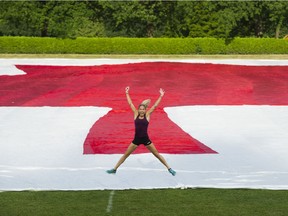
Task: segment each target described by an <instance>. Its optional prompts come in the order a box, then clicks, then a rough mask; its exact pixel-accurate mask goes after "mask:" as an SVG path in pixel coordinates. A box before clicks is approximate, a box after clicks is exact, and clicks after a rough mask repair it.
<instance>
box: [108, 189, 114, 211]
mask: <svg viewBox="0 0 288 216" xmlns="http://www.w3.org/2000/svg"><path fill="white" fill-rule="evenodd" d="M114 194H115V191H114V190H113V191H111V192H110V196H109V200H108V205H107V209H106V212H107V213H110V212H111V211H112V208H113V196H114Z"/></svg>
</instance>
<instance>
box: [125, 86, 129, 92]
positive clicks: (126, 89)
mask: <svg viewBox="0 0 288 216" xmlns="http://www.w3.org/2000/svg"><path fill="white" fill-rule="evenodd" d="M129 89H130V87H129V86H127V87H126V88H125V92H126V94H128V93H129Z"/></svg>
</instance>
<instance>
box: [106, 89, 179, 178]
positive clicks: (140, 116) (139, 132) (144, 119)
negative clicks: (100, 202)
mask: <svg viewBox="0 0 288 216" xmlns="http://www.w3.org/2000/svg"><path fill="white" fill-rule="evenodd" d="M129 89H130V88H129V86H128V87H126V97H127V101H128V104H129V105H130V107H131V109H132V111H133V112H134V124H135V136H134V140H133V141H132V143H131V144H130V145H129V146H128V148H127V150H126V152H125V153H124V155H123V156H122V157H121V158H120V159H119V161H118V163H117V164H116V165H115V167H114V168H113V169H110V170H107V171H106V172H107V173H109V174H115V173H116V171H117V169H118V167H119V166H120V165H121V164H122V163H123V162H124V161H125V160H126V158H128V157H129V155H130V154H131V153H132V152H133V151H134V150H135V149H136V148H137V147H138V146H139V145H140V144H144V145H145V146H146V148H147V149H148V150H149V151H150V152H152V154H153V155H154V156H155V157H156V158H158V159H159V160H160V162H161V163H162V164H163V165H164V166H165V167H166V168H167V169H168V171H169V172H170V173H171V174H172V175H173V176H175V175H176V172H175V171H174V170H173V169H172V168H171V167H170V166H169V165H168V164H167V162H166V160H165V159H164V157H163V156H162V155H160V154H159V152H158V151H157V149H156V147H155V146H154V144H153V143H152V141H151V140H150V139H149V136H148V132H147V131H148V125H149V121H150V115H151V113H152V112H153V111H154V110H155V109H156V107H157V106H158V105H159V103H160V101H161V99H162V97H163V96H164V93H165V92H164V90H163V89H160V97H159V98H158V100H157V101H156V102H155V104H154V105H153V106H152V107H151V108H150V109H149V110H146V109H147V107H148V105H149V103H150V99H147V100H144V101H143V102H142V103H141V104H140V105H139V107H138V110H137V109H136V108H135V106H134V105H133V103H132V100H131V98H130V96H129Z"/></svg>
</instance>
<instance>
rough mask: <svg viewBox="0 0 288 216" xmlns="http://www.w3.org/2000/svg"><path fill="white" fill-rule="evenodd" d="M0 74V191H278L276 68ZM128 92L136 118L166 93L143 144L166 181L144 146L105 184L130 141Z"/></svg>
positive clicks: (283, 83)
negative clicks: (138, 109) (149, 145)
mask: <svg viewBox="0 0 288 216" xmlns="http://www.w3.org/2000/svg"><path fill="white" fill-rule="evenodd" d="M279 64H283V65H279ZM0 70H1V72H0V84H1V85H0V92H1V97H0V106H1V114H0V120H1V123H0V126H1V131H0V142H1V144H0V149H1V153H0V154H1V159H0V166H1V167H2V171H1V173H0V180H1V182H2V184H1V185H0V187H1V188H0V189H3V190H11V189H27V188H28V189H29V188H33V189H38V188H39V189H55V188H56V189H97V188H100V189H103V188H104V189H107V188H110V189H111V188H116V189H118V188H120V189H122V188H155V187H193V186H205V187H206V186H212V187H268V188H283V187H284V188H285V187H286V185H285V184H286V183H285V184H284V183H283V178H284V179H285V178H286V177H287V168H286V166H285V165H284V164H285V161H286V162H287V159H284V158H286V156H285V157H284V155H285V153H288V152H287V147H286V146H287V145H285V143H286V142H287V138H288V137H287V133H286V130H287V129H288V127H287V126H288V124H287V122H288V118H287V112H288V110H287V104H288V82H287V81H288V66H286V62H283V61H277V62H269V61H265V62H264V63H263V61H250V65H249V61H246V62H245V61H240V60H238V61H232V60H230V61H228V62H227V60H226V62H225V61H222V62H221V61H215V60H214V61H210V62H209V61H206V62H203V61H202V62H201V61H189V60H181V61H180V60H157V61H156V60H119V59H118V60H115V59H96V60H95V59H94V60H93V59H91V60H78V59H74V60H73V59H62V60H61V59H28V60H27V59H20V60H17V59H16V60H15V59H8V60H1V65H0ZM126 86H130V95H131V98H132V100H133V102H134V104H135V105H136V106H137V105H138V104H139V103H140V102H141V101H143V100H144V99H147V98H150V99H151V100H152V103H153V102H154V101H155V100H156V99H157V98H158V96H159V88H164V90H165V91H166V94H165V96H164V98H163V100H162V101H161V104H160V106H159V107H158V109H157V110H156V111H155V112H154V113H153V115H152V118H151V122H150V126H149V134H150V138H151V140H152V141H153V143H154V144H155V146H156V147H157V149H158V150H159V152H160V153H162V154H164V156H165V157H166V158H167V160H168V162H169V164H170V165H171V166H172V167H174V169H176V171H178V175H177V177H176V178H174V179H171V176H167V175H168V173H166V172H167V171H165V169H164V168H163V167H161V166H162V165H161V164H160V163H159V162H158V161H157V160H156V159H155V158H153V156H151V155H150V154H148V153H149V152H148V151H147V149H145V147H144V146H140V147H139V148H138V149H137V150H136V151H135V154H134V155H132V156H131V158H129V159H128V160H127V161H126V162H125V164H123V166H122V167H121V168H122V172H121V168H120V169H119V172H118V173H117V175H116V176H117V177H116V178H114V177H112V178H111V176H109V175H107V174H106V173H105V172H104V170H105V169H106V168H107V169H108V168H110V167H113V165H114V163H115V162H116V161H117V160H118V158H119V156H120V154H123V153H124V152H125V150H126V148H127V146H128V145H129V143H131V140H132V138H133V135H134V134H133V133H134V125H133V114H132V113H131V110H130V108H129V106H128V104H127V101H126V96H125V92H124V89H125V87H126ZM285 128H286V130H285ZM255 157H256V158H255ZM257 157H258V158H257ZM267 158H269V159H271V158H273V159H274V161H273V163H272V164H266V165H265V166H264V167H265V169H263V163H267ZM282 159H283V160H282ZM277 160H278V162H277ZM275 163H277V165H276V170H275V166H274V168H273V166H272V165H275ZM233 166H234V167H233ZM270 166H271V167H270ZM162 169H163V170H164V171H165V172H162V171H163V170H162ZM71 170H72V171H73V170H74V173H75V175H74V174H71V172H72V171H71ZM234 170H235V171H234ZM25 171H28V173H27V172H25ZM232 171H234V173H233V172H232ZM151 172H152V173H153V175H152V176H153V177H152V179H151V177H149V178H148V177H147V176H145V174H148V173H150V175H151ZM225 172H226V174H225V175H224V176H222V175H223V173H225ZM263 172H264V173H265V172H266V173H268V174H266V176H265V175H264V174H263ZM271 172H279V173H281V174H279V175H280V177H279V176H278V178H279V179H280V183H279V182H276V183H275V182H273V181H274V180H273V179H272V180H271V179H270V178H271V176H270V175H271ZM29 173H30V175H29ZM81 173H85V174H84V175H82V174H81ZM139 173H140V174H139ZM143 173H144V174H143ZM221 173H222V175H221ZM253 173H254V174H253ZM79 175H80V176H81V178H80V177H79ZM159 175H160V177H159ZM203 175H205V177H203V178H201V176H203ZM241 175H242V177H241ZM283 175H284V177H283ZM23 176H25V178H24V181H22V183H19V178H18V177H23ZM35 176H37V177H35ZM76 176H77V177H76ZM239 176H240V177H239ZM243 176H244V177H243ZM253 176H254V177H253ZM255 176H256V177H255ZM263 176H264V177H263ZM146 177H147V178H148V179H146ZM31 178H32V179H33V180H31ZM58 178H59V179H58ZM143 178H144V179H143ZM25 179H26V180H25ZM35 179H36V180H35ZM47 179H52V180H51V181H48V180H47ZM57 179H58V180H57ZM63 179H65V180H63ZM67 179H69V181H68V180H67ZM133 179H134V181H133ZM137 179H139V180H138V181H137ZM142 179H143V181H142ZM167 179H168V180H167ZM135 180H136V181H135ZM63 181H64V183H63ZM261 181H263V182H261ZM271 181H272V183H271Z"/></svg>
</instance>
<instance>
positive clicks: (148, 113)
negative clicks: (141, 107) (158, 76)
mask: <svg viewBox="0 0 288 216" xmlns="http://www.w3.org/2000/svg"><path fill="white" fill-rule="evenodd" d="M159 92H160V96H159V98H158V99H157V100H156V102H155V103H154V105H153V106H152V107H151V108H150V109H149V110H148V111H147V114H146V115H150V114H151V113H152V112H153V111H154V110H155V109H156V107H157V106H158V105H159V104H160V102H161V99H162V97H163V96H164V94H165V91H164V90H163V89H162V88H160V90H159Z"/></svg>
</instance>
